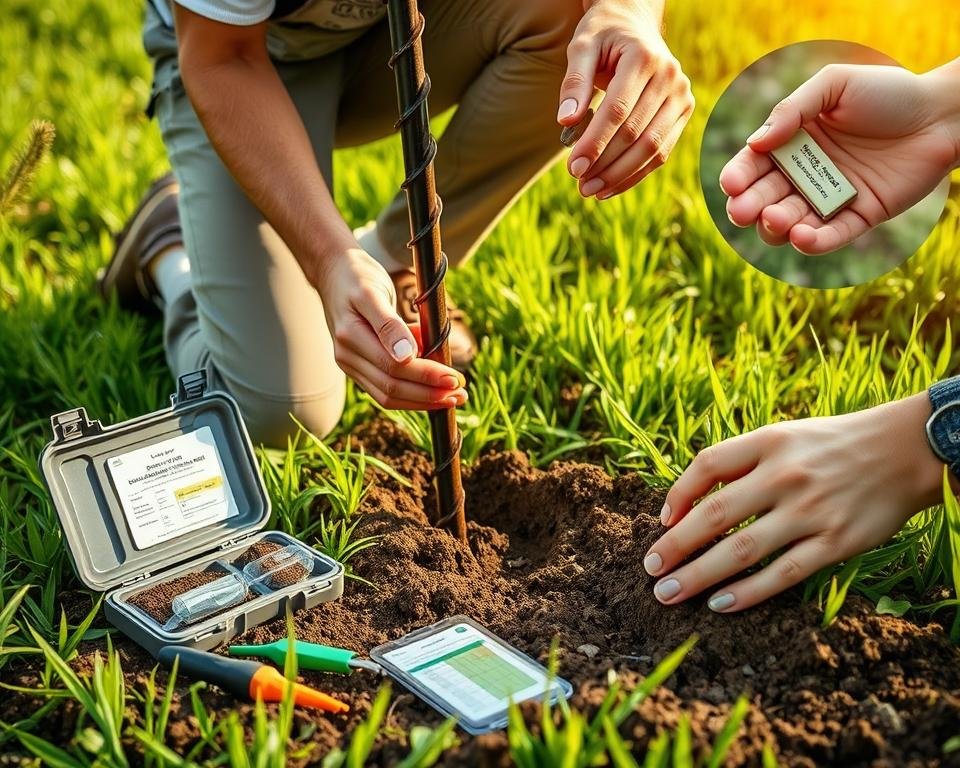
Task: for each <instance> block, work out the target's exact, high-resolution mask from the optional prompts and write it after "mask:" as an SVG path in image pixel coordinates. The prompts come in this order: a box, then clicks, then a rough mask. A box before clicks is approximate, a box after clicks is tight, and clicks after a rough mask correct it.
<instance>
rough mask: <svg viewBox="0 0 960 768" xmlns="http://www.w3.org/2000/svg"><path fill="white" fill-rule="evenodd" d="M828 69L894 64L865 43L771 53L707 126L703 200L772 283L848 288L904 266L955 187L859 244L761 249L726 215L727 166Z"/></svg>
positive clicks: (798, 46)
mask: <svg viewBox="0 0 960 768" xmlns="http://www.w3.org/2000/svg"><path fill="white" fill-rule="evenodd" d="M827 64H880V65H891V64H896V62H895V61H894V60H893V59H892V58H890V57H889V56H887V55H885V54H884V53H881V52H880V51H877V50H874V49H873V48H869V47H867V46H864V45H859V44H857V43H850V42H846V41H842V40H811V41H806V42H802V43H795V44H793V45H789V46H786V47H784V48H780V49H779V50H776V51H773V52H771V53H768V54H767V55H766V56H764V57H762V58H761V59H759V60H757V61H756V62H754V63H753V64H751V65H750V66H749V67H747V68H746V69H745V70H744V71H743V73H742V74H740V75H739V76H738V77H737V78H736V79H735V80H734V81H733V82H732V83H731V84H730V86H729V87H728V88H727V89H726V90H725V91H724V92H723V94H722V95H721V96H720V98H719V100H718V101H717V103H716V106H715V107H714V108H713V111H712V112H711V114H710V117H709V119H708V121H707V127H706V130H705V132H704V135H703V145H702V148H701V153H700V180H701V182H702V184H703V194H704V198H705V199H706V202H707V207H708V208H709V209H710V215H711V216H712V217H713V220H714V222H715V223H716V225H717V228H718V229H719V230H720V232H721V233H722V234H723V237H724V239H725V240H726V241H727V242H728V243H729V244H730V245H731V246H732V247H733V249H734V250H735V251H736V252H737V253H739V254H740V255H741V256H742V257H743V258H744V259H746V260H747V261H748V262H749V263H750V264H752V265H753V266H755V267H756V268H757V269H759V270H761V271H762V272H765V273H766V274H768V275H770V276H771V277H775V278H777V279H779V280H783V281H785V282H788V283H792V284H793V285H800V286H805V287H810V288H843V287H845V286H850V285H858V284H859V283H865V282H868V281H870V280H873V279H874V278H877V277H880V276H881V275H883V274H886V273H887V272H889V271H890V270H892V269H895V268H896V267H898V266H900V264H901V263H903V262H904V261H906V260H907V259H908V258H909V257H910V256H912V255H913V254H914V253H916V251H917V249H918V248H919V247H920V246H921V245H922V244H923V242H924V240H926V239H927V237H928V236H929V235H930V232H931V231H932V230H933V228H934V226H935V225H936V223H937V221H938V219H939V218H940V216H941V214H942V213H943V209H944V203H945V202H946V200H947V194H948V192H949V189H950V182H949V180H944V182H943V183H942V184H941V185H940V186H939V187H938V188H937V189H936V190H935V191H934V192H932V193H931V194H930V195H928V196H927V197H926V198H925V199H924V200H921V201H920V202H919V203H917V204H916V205H914V206H913V207H912V208H911V209H909V210H908V211H905V212H904V213H902V214H901V215H900V216H897V217H896V218H894V219H891V220H890V221H888V222H885V223H884V224H881V225H880V226H879V227H876V228H875V229H873V230H871V231H870V232H868V233H866V234H865V235H862V236H861V237H859V238H857V239H856V240H855V241H854V242H853V243H851V244H850V245H849V246H847V247H846V248H841V249H840V250H838V251H834V252H833V253H829V254H824V255H822V256H806V255H804V254H802V253H799V252H798V251H796V250H795V249H794V248H792V247H791V246H790V245H783V246H780V247H775V246H771V245H767V244H766V243H764V242H763V241H762V240H761V239H760V237H759V236H758V235H757V232H756V228H755V227H746V228H741V227H737V226H736V225H734V224H733V223H731V221H730V219H729V218H728V217H727V213H726V203H727V196H726V195H725V194H724V193H723V191H722V190H721V189H720V185H719V182H718V179H719V177H720V171H721V170H722V168H723V166H724V165H726V163H727V162H728V161H729V160H730V158H732V157H733V156H734V155H735V154H736V153H737V152H739V151H740V150H741V149H743V147H744V144H745V142H746V137H747V136H749V135H750V134H752V133H753V132H754V131H755V130H756V129H757V128H759V127H760V126H761V125H762V124H763V122H764V121H765V120H766V119H767V116H768V115H769V114H770V111H771V110H772V109H773V107H774V106H775V105H776V104H777V103H778V102H779V101H781V100H782V99H783V98H784V97H786V96H788V95H789V94H790V93H792V92H793V91H794V89H796V88H797V87H798V86H799V85H801V84H802V83H803V82H805V81H806V80H808V79H809V78H810V77H812V76H813V75H815V74H816V73H817V72H818V71H819V70H820V69H821V68H822V67H824V66H826V65H827Z"/></svg>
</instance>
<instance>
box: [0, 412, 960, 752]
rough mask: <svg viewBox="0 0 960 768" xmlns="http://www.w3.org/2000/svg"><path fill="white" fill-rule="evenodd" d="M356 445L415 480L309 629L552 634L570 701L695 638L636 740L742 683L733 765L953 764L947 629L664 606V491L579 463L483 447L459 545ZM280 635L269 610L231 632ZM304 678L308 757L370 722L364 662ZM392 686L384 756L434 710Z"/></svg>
mask: <svg viewBox="0 0 960 768" xmlns="http://www.w3.org/2000/svg"><path fill="white" fill-rule="evenodd" d="M361 439H362V441H363V442H364V444H365V446H366V448H367V450H368V452H372V453H375V454H379V455H382V456H385V457H389V458H390V461H391V462H392V463H393V464H394V466H396V467H397V469H398V470H399V471H400V472H401V473H402V474H404V475H405V476H407V477H409V478H410V479H411V480H412V481H413V487H412V488H410V489H408V488H403V487H401V486H399V485H398V484H397V483H395V482H393V481H392V480H380V481H378V483H377V484H376V485H375V486H374V487H373V489H372V490H371V491H370V493H369V494H368V496H367V498H366V500H365V501H364V503H363V509H362V512H363V518H362V519H363V522H362V524H361V526H360V528H359V529H358V532H357V533H358V535H364V536H371V535H376V536H381V537H382V538H381V540H380V544H379V545H378V546H376V547H374V548H372V549H368V550H365V551H363V552H362V553H360V554H358V555H357V556H356V558H355V560H354V561H353V562H352V565H353V566H354V567H355V569H356V572H357V574H358V575H359V576H362V577H364V578H366V579H368V580H370V581H371V582H373V583H374V584H375V585H376V587H375V588H370V587H367V586H365V585H363V584H359V583H356V582H352V583H348V584H347V589H346V592H345V594H344V596H343V597H342V598H341V599H339V600H337V601H335V602H333V603H330V604H327V605H323V606H320V607H318V608H316V609H313V610H310V611H305V612H301V613H299V614H297V616H296V623H297V630H298V636H299V637H300V638H301V639H303V640H307V641H311V642H320V643H327V644H332V645H340V646H344V647H349V648H353V649H355V650H358V651H360V652H365V651H367V650H368V649H369V648H371V647H373V646H374V645H377V644H379V643H382V642H384V641H386V640H389V639H394V638H397V637H400V636H401V635H403V634H405V633H406V632H409V631H411V630H413V629H417V628H419V627H422V626H424V625H427V624H430V623H432V622H434V621H438V620H440V619H442V618H445V617H448V616H451V615H455V614H461V613H462V614H466V615H468V616H471V617H472V618H474V619H476V620H477V621H479V622H481V623H482V624H484V625H486V626H487V627H489V628H490V629H491V630H492V631H493V632H495V633H496V634H498V635H500V636H501V637H503V638H504V639H505V640H507V641H508V642H511V643H513V644H515V645H516V646H517V647H519V648H520V649H521V650H523V651H525V652H527V653H529V654H531V655H532V656H534V657H536V658H539V659H541V660H543V661H545V660H546V654H547V650H548V648H549V645H550V642H551V639H552V638H553V637H554V636H556V637H558V638H559V642H560V648H561V653H560V672H561V674H562V675H563V676H564V677H566V678H568V679H569V680H570V681H571V682H572V683H573V684H574V687H575V695H574V699H573V703H574V705H576V706H577V707H580V708H583V709H586V710H587V711H590V710H592V709H594V708H595V707H596V706H597V705H598V703H599V701H600V700H601V698H602V696H603V693H604V691H605V688H606V683H607V677H608V671H609V670H613V671H614V672H615V673H616V674H617V675H618V676H619V677H620V679H621V680H622V681H623V682H624V684H625V685H627V686H631V685H634V684H636V683H637V682H638V681H639V680H641V679H642V678H643V676H644V675H645V674H647V673H649V671H650V670H651V669H652V668H653V666H654V665H655V664H656V663H657V662H658V661H659V660H660V659H661V658H663V657H664V656H665V655H666V654H668V653H669V652H670V651H672V650H673V649H674V648H676V647H677V646H678V645H679V644H680V643H682V642H683V641H684V640H685V639H687V637H689V636H690V635H691V634H694V633H696V634H698V635H699V637H700V640H699V642H698V643H697V645H696V647H695V648H694V649H693V651H692V652H691V653H690V654H689V655H688V657H687V659H686V660H685V661H684V662H683V664H682V665H681V666H680V668H679V670H678V671H677V673H676V674H675V675H674V677H673V678H672V679H671V680H670V681H668V684H667V685H666V686H664V687H663V688H662V689H661V690H659V691H657V692H656V693H655V694H654V695H653V696H652V697H651V698H650V699H648V700H647V701H646V702H644V704H643V705H642V706H641V707H640V709H639V711H638V712H637V713H636V714H635V715H634V716H632V717H631V718H630V719H629V720H628V721H627V723H626V724H625V726H624V728H623V733H624V735H625V736H626V737H627V738H628V739H630V740H631V741H632V742H633V744H634V746H635V748H636V749H637V750H642V749H643V748H644V746H645V745H646V744H647V743H648V742H649V740H650V739H651V738H653V737H655V736H656V734H657V733H658V732H659V731H660V730H662V729H664V728H667V729H672V728H674V727H675V726H676V724H677V722H678V719H679V718H680V716H681V713H683V712H687V713H689V714H690V715H691V720H692V727H693V733H694V739H695V745H696V747H697V748H698V749H705V748H707V745H708V744H710V743H711V742H712V740H713V738H714V737H715V736H716V734H717V733H718V732H719V730H720V728H721V727H722V725H723V723H724V721H725V720H726V717H727V715H728V714H729V711H730V708H731V705H732V704H733V702H734V701H735V700H736V699H737V697H738V696H740V695H741V694H746V695H747V696H748V697H749V699H750V701H751V704H752V706H751V709H750V713H749V715H748V716H747V719H746V721H745V724H744V726H743V728H742V731H741V737H740V738H739V739H738V740H737V741H736V743H735V744H734V746H733V747H732V749H731V751H730V753H729V758H728V764H730V765H741V764H753V765H756V764H759V756H760V751H761V749H762V748H763V745H764V744H765V743H769V744H771V745H773V746H774V747H775V751H776V753H777V755H778V757H779V759H780V762H781V764H782V765H794V766H822V765H838V766H839V765H842V766H858V765H871V766H906V765H916V766H929V765H960V757H958V756H956V755H955V756H950V757H948V756H944V755H943V754H942V752H941V749H942V745H943V744H944V742H946V741H947V739H948V738H950V737H952V736H955V735H957V733H960V650H958V649H957V648H955V647H954V646H952V645H951V644H950V642H949V641H948V639H947V638H946V636H945V635H944V632H943V630H942V629H941V627H940V626H938V625H935V624H930V625H928V626H925V627H923V626H917V625H916V624H913V623H911V622H909V621H906V620H903V619H897V618H893V617H890V616H878V615H875V614H874V613H873V611H872V608H871V606H870V605H869V604H868V603H866V602H865V601H863V600H860V599H857V598H851V599H850V600H848V602H847V604H846V606H845V607H844V609H843V611H842V612H841V616H840V617H839V618H838V619H837V621H836V622H835V623H834V624H833V626H831V627H830V628H828V629H826V630H821V629H819V623H820V615H819V612H818V611H817V610H816V609H815V608H814V607H813V606H809V605H808V606H804V605H802V604H801V603H800V601H799V599H798V597H797V596H796V595H795V594H794V595H786V596H783V597H781V598H779V599H777V600H775V601H773V602H771V603H769V604H767V605H764V606H761V607H758V608H755V609H753V610H750V611H747V612H745V613H744V614H739V615H732V616H719V615H716V614H714V613H712V612H711V611H710V610H709V609H707V607H706V605H705V597H704V599H696V600H693V601H690V602H688V603H687V604H684V605H681V606H676V607H664V606H662V605H660V604H659V603H658V602H657V601H656V600H655V599H654V597H653V594H652V585H653V579H651V578H650V577H648V576H647V575H646V573H645V572H644V571H643V568H642V565H641V561H642V558H643V555H644V553H645V552H646V550H647V548H648V547H649V545H650V544H651V543H652V542H653V541H654V540H655V539H656V538H657V536H658V535H659V534H660V532H661V530H662V529H661V527H660V524H659V520H658V519H657V517H656V516H657V515H658V513H659V510H660V507H661V505H662V496H660V495H659V494H657V493H656V492H653V491H651V490H650V489H648V488H647V487H646V486H645V485H644V483H643V482H642V481H641V480H640V479H639V478H637V477H630V476H628V477H623V478H618V479H611V478H610V477H609V476H608V475H607V474H606V473H605V472H604V471H603V470H602V469H600V468H598V467H596V466H592V465H587V464H573V463H558V464H554V465H553V466H551V467H550V468H549V470H547V471H541V470H538V469H535V468H533V467H531V466H530V465H529V463H528V462H527V460H526V458H525V457H524V456H523V455H522V454H520V453H506V454H497V455H490V456H486V457H484V458H483V459H482V460H481V461H480V462H479V463H478V464H477V465H476V466H475V467H473V468H472V469H471V470H470V471H469V472H467V473H466V475H465V489H466V492H467V513H468V517H469V519H470V524H469V539H470V541H469V546H464V545H461V544H460V543H458V542H457V541H456V540H454V539H453V538H452V537H451V536H450V535H448V534H447V533H446V532H443V531H438V530H434V529H432V528H430V527H429V526H427V524H426V517H425V514H424V509H425V508H426V507H425V505H426V504H431V503H432V501H431V499H430V498H429V494H430V489H429V482H428V479H429V469H430V465H429V462H428V460H427V459H426V458H425V457H424V456H423V455H421V454H419V453H417V452H415V451H413V450H411V449H409V446H407V444H406V442H405V440H404V439H403V438H402V437H401V436H400V435H399V434H397V433H395V432H394V431H393V428H392V427H390V426H389V425H386V424H382V423H381V424H379V425H377V427H376V428H375V429H370V430H368V431H367V433H366V434H364V435H362V436H361ZM284 634H285V627H284V623H283V621H282V620H279V621H275V622H272V623H271V624H269V625H265V626H262V627H258V628H256V629H253V630H251V631H250V632H247V633H246V634H245V635H244V636H242V638H240V641H241V642H244V643H260V642H269V641H272V640H274V639H277V638H279V637H282V636H283V635H284ZM120 647H121V648H122V651H123V654H124V664H125V669H126V670H127V674H128V676H130V677H131V679H132V678H134V677H137V676H140V675H143V674H145V673H147V672H148V671H149V669H150V668H151V666H152V662H151V661H150V659H149V657H148V656H147V655H146V654H145V653H143V652H142V651H141V650H140V649H139V648H137V647H136V646H134V645H133V644H132V643H129V642H125V641H120ZM91 653H92V646H91V648H90V649H89V650H88V651H87V652H86V653H85V655H84V657H82V659H81V664H89V659H90V658H91ZM21 677H23V675H21ZM27 677H29V675H28V676H27ZM303 679H304V681H305V682H308V683H310V684H314V685H317V686H318V687H321V688H323V689H324V690H328V691H331V692H332V693H334V695H338V696H340V697H342V698H343V699H344V700H346V701H348V702H349V703H350V705H351V712H350V713H349V714H348V715H344V716H337V717H329V716H317V715H315V714H313V713H310V712H307V711H298V715H297V717H298V719H299V720H300V721H301V725H303V726H304V727H306V726H316V728H315V730H314V731H313V733H312V736H311V738H312V739H314V740H315V741H316V742H318V749H316V750H315V751H314V754H313V755H312V757H311V759H310V761H311V762H313V761H317V762H319V760H320V758H321V757H322V755H323V754H324V753H325V752H326V751H327V749H328V748H329V747H331V746H333V745H338V744H342V743H343V742H344V739H345V736H346V735H347V734H348V732H349V731H350V730H352V728H353V727H354V726H355V725H356V723H357V722H358V720H359V719H360V718H362V717H363V716H365V714H366V712H367V710H368V708H369V704H370V701H371V700H372V696H373V694H374V693H375V691H376V688H377V686H378V685H379V682H380V681H379V680H377V679H375V678H374V677H373V676H371V675H367V674H365V673H360V672H358V673H355V674H354V675H352V676H350V677H348V678H344V677H338V676H333V675H322V674H317V673H305V674H304V675H303ZM21 683H22V681H21ZM187 685H188V684H187V682H186V681H184V682H182V683H181V682H178V684H177V689H178V695H179V702H178V705H177V707H176V709H175V713H174V718H173V725H172V727H171V737H170V741H169V744H170V746H171V747H172V748H174V749H177V750H184V749H187V748H189V746H191V745H192V744H193V743H194V741H195V740H196V739H197V737H198V733H197V731H196V728H195V724H194V723H195V721H193V720H192V719H191V718H190V705H189V697H188V695H187ZM396 693H397V694H398V695H397V696H396V697H395V702H394V706H393V709H392V710H391V714H390V722H389V725H390V726H392V727H391V728H390V729H389V730H388V732H387V733H386V734H384V735H382V736H381V742H380V743H379V744H378V748H377V749H378V751H377V753H376V758H377V762H378V763H380V764H389V763H391V762H392V761H394V760H395V759H396V758H397V757H398V756H400V755H401V754H404V752H405V749H406V745H405V744H403V743H402V740H403V738H404V736H403V735H402V732H403V731H405V730H406V729H409V727H410V726H412V725H414V724H416V723H427V724H434V725H435V724H438V723H439V722H440V720H441V718H440V717H439V716H438V715H436V714H435V713H433V712H432V710H430V709H429V708H427V707H426V706H425V705H423V704H421V703H420V702H419V701H417V700H415V699H414V698H413V697H412V696H409V695H407V694H403V693H402V692H401V690H400V689H399V688H397V690H396ZM203 696H204V699H205V701H206V703H207V704H208V705H209V706H211V707H214V708H217V709H220V710H222V714H223V715H226V713H227V712H228V711H229V710H231V709H235V708H237V707H239V708H240V709H249V707H247V706H246V705H238V704H237V703H236V702H235V701H233V700H232V699H231V698H230V697H229V696H227V695H225V694H220V693H219V692H217V691H216V690H215V689H207V690H206V691H205V692H204V694H203ZM16 700H17V701H20V706H26V704H27V702H25V701H23V700H22V699H21V698H20V697H16ZM180 702H182V703H180ZM11 706H13V704H12V702H10V701H8V702H7V705H6V706H3V705H0V718H2V719H4V720H7V721H8V722H9V721H10V720H11V719H15V718H14V717H11V713H10V712H9V711H7V710H9V709H10V708H11ZM33 706H35V705H33ZM32 708H33V707H32V706H31V709H32ZM65 716H68V715H65ZM50 725H51V728H52V729H53V728H58V727H59V728H61V729H62V728H63V727H64V726H63V724H62V723H50ZM401 729H402V730H401ZM60 732H61V733H62V732H63V731H62V730H61V731H60ZM460 738H461V744H460V746H459V747H458V748H457V749H455V750H453V751H451V752H449V753H447V755H446V756H445V761H446V764H449V765H455V764H456V765H462V764H483V765H504V764H507V762H508V761H507V743H506V737H505V735H504V734H502V733H497V734H489V735H486V736H482V737H478V738H470V737H468V736H466V735H465V734H462V733H461V734H460Z"/></svg>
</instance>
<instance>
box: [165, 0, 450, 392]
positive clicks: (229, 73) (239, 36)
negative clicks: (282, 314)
mask: <svg viewBox="0 0 960 768" xmlns="http://www.w3.org/2000/svg"><path fill="white" fill-rule="evenodd" d="M175 9H176V27H177V39H178V42H179V47H180V74H181V76H182V77H183V84H184V86H185V87H186V89H187V95H188V96H189V97H190V101H191V103H192V104H193V107H194V109H195V110H196V112H197V116H198V117H199V118H200V122H201V123H202V124H203V127H204V130H205V131H206V133H207V136H208V137H209V139H210V142H211V144H213V147H214V149H216V151H217V154H219V155H220V158H221V159H222V160H223V163H224V165H225V166H226V167H227V169H228V170H229V171H230V173H231V174H232V175H233V177H234V179H236V181H237V183H238V184H239V185H240V186H241V187H242V188H243V190H244V191H245V192H246V194H247V196H248V197H249V198H250V200H251V201H252V202H253V204H254V205H256V206H257V208H259V209H260V211H261V212H262V213H263V215H264V216H265V217H266V219H267V221H269V222H270V224H271V225H272V226H273V228H274V229H275V230H276V231H277V232H278V233H279V234H280V236H281V237H282V238H283V240H284V242H285V243H286V244H287V246H288V247H289V248H290V250H291V251H292V252H293V255H294V257H296V259H297V261H298V262H299V263H300V266H301V268H302V269H303V272H304V275H306V278H307V280H309V281H310V283H311V285H313V287H314V288H316V290H317V292H318V293H319V294H320V297H321V299H322V300H323V309H324V313H325V314H326V317H327V325H328V326H329V328H330V332H331V335H332V336H333V339H334V353H335V355H336V359H337V364H338V365H339V366H340V367H341V368H342V369H343V371H344V372H345V373H346V374H347V375H349V376H350V377H351V378H353V379H354V380H355V381H356V382H357V383H358V384H360V386H361V387H362V388H363V389H364V390H365V391H366V392H368V393H370V395H371V396H372V397H374V399H376V400H377V402H379V403H380V404H381V405H383V406H385V407H387V408H411V409H412V408H416V409H423V408H427V409H429V408H450V407H453V406H455V405H461V404H462V403H463V402H464V400H465V399H466V397H467V393H466V391H465V390H464V389H463V385H464V383H465V381H464V379H463V377H462V376H460V374H458V373H457V372H456V371H455V370H453V369H452V368H448V367H447V366H445V365H442V364H441V363H438V362H435V361H433V360H426V359H423V358H418V357H416V353H417V347H418V343H417V338H416V335H415V334H414V333H413V331H412V330H411V329H410V328H408V327H407V325H406V324H405V323H404V322H403V320H402V319H401V318H400V316H399V315H398V314H397V311H396V291H395V289H394V287H393V283H392V281H391V280H390V277H389V275H387V273H386V271H384V269H383V267H381V266H380V265H379V264H378V263H377V262H376V261H374V260H373V258H371V257H370V256H369V255H368V254H367V253H365V252H364V251H363V250H362V249H361V248H360V246H359V245H358V244H357V241H356V239H355V238H354V237H353V233H352V232H351V231H350V228H349V227H348V226H347V224H346V222H345V221H344V220H343V218H342V217H341V216H340V212H339V211H338V210H337V208H336V205H335V204H334V201H333V198H332V196H331V194H330V190H329V189H328V188H327V185H326V182H325V181H324V179H323V175H322V174H321V172H320V168H319V166H318V164H317V160H316V156H315V155H314V152H313V147H312V146H311V144H310V140H309V137H308V136H307V131H306V129H305V128H304V125H303V122H302V120H301V119H300V115H299V113H298V112H297V109H296V107H295V105H294V104H293V101H292V100H291V99H290V95H289V94H288V93H287V89H286V87H285V86H284V84H283V82H282V81H281V80H280V77H279V75H278V74H277V71H276V69H275V68H274V66H273V63H272V62H271V61H270V58H269V56H268V54H267V46H266V30H267V25H266V23H261V24H255V25H252V26H248V27H243V26H234V25H229V24H222V23H220V22H216V21H211V20H210V19H206V18H204V17H203V16H199V15H198V14H196V13H193V12H192V11H189V10H186V9H184V8H182V7H180V6H179V5H177V6H175ZM331 108H332V107H331Z"/></svg>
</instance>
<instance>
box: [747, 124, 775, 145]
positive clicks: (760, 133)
mask: <svg viewBox="0 0 960 768" xmlns="http://www.w3.org/2000/svg"><path fill="white" fill-rule="evenodd" d="M769 130H770V123H764V124H763V125H761V126H760V127H759V128H757V130H755V131H754V132H753V133H751V134H750V138H749V139H747V144H752V143H753V142H755V141H760V139H762V138H763V137H764V136H766V135H767V131H769Z"/></svg>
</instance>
